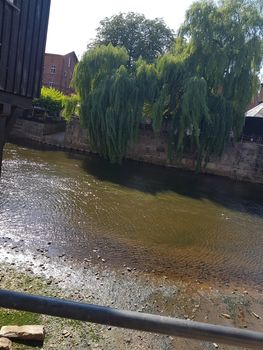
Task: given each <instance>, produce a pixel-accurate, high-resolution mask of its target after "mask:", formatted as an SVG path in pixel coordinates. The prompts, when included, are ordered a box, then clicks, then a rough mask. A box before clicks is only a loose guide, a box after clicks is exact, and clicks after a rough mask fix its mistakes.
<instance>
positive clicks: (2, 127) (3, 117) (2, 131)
mask: <svg viewBox="0 0 263 350" xmlns="http://www.w3.org/2000/svg"><path fill="white" fill-rule="evenodd" d="M22 111H23V110H22V109H21V108H18V107H16V106H13V107H11V105H8V104H0V177H1V170H2V160H3V150H4V146H5V143H6V141H7V138H8V135H9V134H10V131H11V130H12V127H13V125H14V124H15V121H16V119H17V118H18V116H20V115H21V114H22Z"/></svg>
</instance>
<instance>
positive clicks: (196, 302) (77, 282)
mask: <svg viewBox="0 0 263 350" xmlns="http://www.w3.org/2000/svg"><path fill="white" fill-rule="evenodd" d="M1 240H2V242H4V243H3V244H2V245H1V248H0V249H1V259H0V276H1V288H3V289H12V290H16V291H21V292H26V293H31V294H37V295H46V296H52V297H59V298H65V299H71V300H75V301H81V302H86V303H92V304H101V305H105V306H110V307H113V308H115V307H117V308H123V309H128V310H135V311H141V312H149V313H155V314H161V315H165V316H172V317H178V318H185V319H188V318H189V319H191V320H196V321H200V322H209V323H214V324H220V325H229V326H230V325H231V326H235V327H239V328H247V329H251V330H258V331H262V329H263V320H262V318H261V317H262V316H263V299H262V290H255V289H254V288H252V287H248V286H246V289H245V288H244V286H243V285H238V284H237V285H233V284H231V285H230V284H228V283H227V284H225V285H224V286H222V284H220V283H219V284H214V285H213V286H211V285H209V284H204V283H202V282H198V281H195V282H192V283H182V282H181V281H179V280H178V281H176V282H175V281H169V279H167V277H166V276H159V277H156V275H155V274H154V272H152V273H148V274H141V273H138V272H137V271H136V270H132V271H130V270H131V269H130V268H128V269H127V267H125V266H122V267H120V269H119V271H116V270H114V271H112V270H111V267H110V266H107V267H105V263H103V262H100V263H99V265H98V264H94V263H92V262H91V261H84V262H83V263H82V264H81V265H76V264H75V263H74V262H73V261H72V259H71V258H70V257H67V256H63V257H62V256H60V257H52V256H50V254H49V252H48V251H49V247H50V244H48V243H49V242H47V244H46V245H41V246H39V248H37V249H36V250H35V251H31V250H29V249H28V248H26V244H25V242H23V241H22V242H21V241H13V240H12V239H8V238H7V237H1ZM256 315H258V317H260V318H258V317H257V316H256ZM11 323H15V324H30V323H33V324H36V323H41V324H43V325H44V326H45V329H46V339H45V342H44V344H43V346H42V345H38V346H37V347H35V346H32V347H30V346H29V345H26V346H25V345H23V344H16V345H15V346H14V348H13V349H14V350H15V349H17V350H18V349H31V348H32V349H33V348H41V349H43V350H47V349H54V350H55V349H56V350H64V349H80V350H81V349H83V350H84V349H89V348H90V349H101V350H102V349H104V350H114V349H116V350H122V349H142V350H144V349H149V348H150V349H154V350H157V349H158V350H159V349H163V350H167V349H177V348H180V350H186V349H188V350H189V349H199V350H201V349H202V350H210V349H214V348H215V346H214V345H213V344H211V343H207V342H198V341H192V340H185V339H179V338H174V337H168V336H161V335H154V334H147V333H143V332H137V331H136V332H135V331H130V330H123V329H117V328H114V327H106V326H98V325H92V324H88V323H83V322H78V321H72V320H64V319H58V318H51V317H48V316H41V315H40V316H38V315H33V314H28V313H21V312H14V311H11V310H10V311H8V310H0V326H2V325H5V324H11ZM219 349H224V350H228V349H229V350H230V349H239V348H237V347H229V346H226V345H220V344H219Z"/></svg>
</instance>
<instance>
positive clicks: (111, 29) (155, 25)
mask: <svg viewBox="0 0 263 350" xmlns="http://www.w3.org/2000/svg"><path fill="white" fill-rule="evenodd" d="M173 41H174V33H173V31H172V30H171V29H169V28H168V27H167V26H166V24H165V23H164V21H163V20H162V19H159V18H156V19H153V20H150V19H147V18H145V16H144V15H142V14H138V13H134V12H129V13H127V14H124V13H120V14H118V15H115V16H112V17H110V18H109V17H106V18H105V19H104V20H102V21H101V22H100V27H99V28H98V29H97V37H96V39H95V41H94V43H93V44H92V45H95V46H97V45H108V44H112V45H113V46H121V47H125V48H126V50H127V52H128V55H129V64H133V63H134V62H135V61H136V60H138V59H139V57H142V58H143V59H145V60H146V61H147V62H153V60H154V59H155V58H156V57H157V56H159V55H162V54H163V53H164V52H166V51H167V50H168V49H169V48H170V47H171V46H172V44H173Z"/></svg>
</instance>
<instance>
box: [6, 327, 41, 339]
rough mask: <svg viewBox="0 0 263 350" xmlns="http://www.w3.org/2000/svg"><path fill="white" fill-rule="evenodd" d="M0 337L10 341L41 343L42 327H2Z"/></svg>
mask: <svg viewBox="0 0 263 350" xmlns="http://www.w3.org/2000/svg"><path fill="white" fill-rule="evenodd" d="M0 336H1V337H6V338H11V339H12V338H16V339H21V340H37V341H43V340H44V337H45V333H44V327H43V326H20V327H19V326H3V327H2V328H1V331H0Z"/></svg>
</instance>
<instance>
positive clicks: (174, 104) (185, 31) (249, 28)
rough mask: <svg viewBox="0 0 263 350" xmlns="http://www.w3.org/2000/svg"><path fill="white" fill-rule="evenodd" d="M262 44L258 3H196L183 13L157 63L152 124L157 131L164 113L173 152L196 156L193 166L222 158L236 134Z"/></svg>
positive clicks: (235, 0) (251, 90)
mask: <svg viewBox="0 0 263 350" xmlns="http://www.w3.org/2000/svg"><path fill="white" fill-rule="evenodd" d="M262 39H263V18H262V12H260V6H259V1H255V0H253V1H252V0H231V1H230V0H224V1H221V2H220V3H217V4H216V3H214V2H212V1H200V2H196V3H194V4H193V5H192V6H191V8H190V9H189V10H188V12H187V14H186V20H185V22H184V24H183V26H182V27H181V29H180V31H179V37H178V39H177V41H176V45H175V46H174V48H173V50H172V51H171V53H170V54H166V55H165V56H163V57H161V58H160V59H159V61H158V62H157V70H158V74H159V77H160V79H161V80H162V89H161V90H160V93H159V97H158V98H157V100H156V102H155V105H156V106H157V108H156V113H153V118H154V122H153V125H154V127H156V128H157V129H158V128H160V126H161V122H160V118H162V113H161V111H163V112H164V111H165V110H166V111H167V108H168V114H169V115H170V118H171V120H172V129H171V135H170V137H171V142H170V144H171V146H172V150H174V149H176V151H177V154H179V155H180V154H182V152H183V151H184V150H185V149H186V148H188V150H189V149H190V150H191V151H192V152H193V151H195V152H196V159H197V166H198V167H200V165H201V163H202V161H203V160H207V159H208V158H209V156H210V155H211V154H221V153H222V151H223V149H224V145H225V143H226V141H227V139H228V138H229V134H230V132H231V131H232V132H233V133H234V135H235V137H236V138H237V137H238V136H239V135H240V132H241V131H242V128H243V125H244V119H245V118H244V115H245V110H246V107H247V105H248V104H249V102H250V100H251V98H252V96H253V94H254V92H255V90H256V87H257V83H258V76H259V71H260V66H261V62H262V56H263V55H262Z"/></svg>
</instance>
